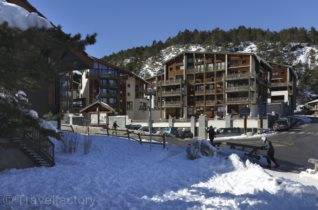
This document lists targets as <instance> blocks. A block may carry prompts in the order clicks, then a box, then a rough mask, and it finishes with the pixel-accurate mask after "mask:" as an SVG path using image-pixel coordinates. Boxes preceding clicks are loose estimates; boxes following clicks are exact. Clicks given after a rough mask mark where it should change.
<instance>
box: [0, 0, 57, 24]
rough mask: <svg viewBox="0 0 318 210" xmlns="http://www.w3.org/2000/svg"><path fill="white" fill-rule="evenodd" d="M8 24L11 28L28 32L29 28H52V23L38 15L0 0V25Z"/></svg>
mask: <svg viewBox="0 0 318 210" xmlns="http://www.w3.org/2000/svg"><path fill="white" fill-rule="evenodd" d="M4 22H7V23H8V25H9V27H12V28H19V29H21V30H26V29H28V28H33V27H35V28H51V27H52V25H51V23H50V22H49V21H48V20H47V19H45V18H43V17H41V16H39V15H38V14H37V13H34V12H31V13H30V12H28V11H27V10H25V9H24V8H22V7H20V6H17V5H15V4H11V3H8V2H6V1H5V0H0V24H2V23H4Z"/></svg>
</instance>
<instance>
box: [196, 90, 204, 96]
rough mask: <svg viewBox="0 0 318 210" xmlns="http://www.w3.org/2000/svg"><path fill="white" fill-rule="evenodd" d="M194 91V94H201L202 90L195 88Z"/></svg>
mask: <svg viewBox="0 0 318 210" xmlns="http://www.w3.org/2000/svg"><path fill="white" fill-rule="evenodd" d="M194 93H195V95H203V94H204V90H195V91H194Z"/></svg>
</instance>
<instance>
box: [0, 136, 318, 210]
mask: <svg viewBox="0 0 318 210" xmlns="http://www.w3.org/2000/svg"><path fill="white" fill-rule="evenodd" d="M70 135H74V134H68V135H67V136H66V137H65V138H68V139H70V138H71V136H70ZM77 138H78V140H79V147H78V151H77V153H75V154H66V153H63V152H62V146H61V144H60V143H58V142H55V143H56V166H55V167H53V168H31V169H23V170H9V171H5V172H1V173H0V180H1V182H0V198H3V196H6V197H5V198H6V200H4V199H2V203H1V200H0V209H1V208H4V209H6V208H7V207H12V209H27V208H29V209H30V208H32V209H89V208H94V209H186V208H189V209H207V208H213V209H317V208H318V188H317V182H318V178H317V174H316V175H312V181H311V182H312V183H311V182H309V183H308V182H306V183H304V180H308V179H307V178H302V177H301V176H298V177H297V179H296V178H294V179H291V180H290V179H289V178H288V177H286V176H283V175H285V174H283V175H282V174H275V173H270V172H269V171H266V170H263V169H262V168H261V167H259V166H258V165H254V164H251V163H249V162H246V163H243V162H242V161H241V160H240V159H239V157H238V156H237V155H231V156H229V158H225V157H224V156H222V155H220V154H219V155H216V156H214V157H203V158H200V159H197V160H194V161H191V160H188V159H186V155H185V151H184V148H178V147H172V146H171V147H169V148H168V149H166V150H164V149H162V147H161V146H159V145H152V147H151V149H150V145H149V144H144V145H140V144H138V143H136V142H133V141H128V140H127V139H122V138H117V137H103V136H95V137H93V138H92V141H93V144H92V148H91V151H90V153H89V154H86V155H84V154H83V145H84V142H85V138H86V137H84V136H79V135H78V136H77ZM73 139H74V136H73ZM292 175H293V176H297V175H296V174H292ZM288 176H289V177H290V175H289V174H288ZM292 180H294V181H292ZM312 185H315V186H316V187H315V186H312ZM26 203H28V205H26ZM20 204H21V205H22V206H21V205H20ZM1 205H2V206H1ZM5 205H7V206H5Z"/></svg>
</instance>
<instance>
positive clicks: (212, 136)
mask: <svg viewBox="0 0 318 210" xmlns="http://www.w3.org/2000/svg"><path fill="white" fill-rule="evenodd" d="M206 132H207V133H208V134H209V140H210V143H211V145H212V146H213V140H214V138H215V131H214V128H213V126H212V125H211V126H210V127H209V128H207V129H206Z"/></svg>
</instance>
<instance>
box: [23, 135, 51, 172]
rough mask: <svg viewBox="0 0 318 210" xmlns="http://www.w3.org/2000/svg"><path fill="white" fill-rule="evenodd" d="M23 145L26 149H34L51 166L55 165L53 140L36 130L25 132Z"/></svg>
mask: <svg viewBox="0 0 318 210" xmlns="http://www.w3.org/2000/svg"><path fill="white" fill-rule="evenodd" d="M22 143H23V144H24V146H25V147H27V148H30V149H32V150H33V151H34V152H36V153H37V154H38V155H39V156H40V157H41V158H43V159H44V160H45V161H46V162H47V163H48V164H49V165H50V166H54V165H55V160H54V157H55V154H54V144H53V143H52V142H51V140H50V139H49V138H48V137H47V136H44V135H43V134H41V133H40V132H39V131H37V130H35V129H29V130H27V131H25V133H24V138H23V141H22Z"/></svg>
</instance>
